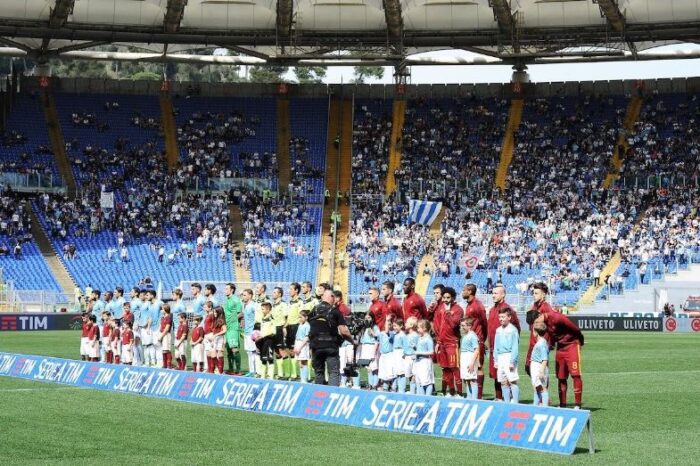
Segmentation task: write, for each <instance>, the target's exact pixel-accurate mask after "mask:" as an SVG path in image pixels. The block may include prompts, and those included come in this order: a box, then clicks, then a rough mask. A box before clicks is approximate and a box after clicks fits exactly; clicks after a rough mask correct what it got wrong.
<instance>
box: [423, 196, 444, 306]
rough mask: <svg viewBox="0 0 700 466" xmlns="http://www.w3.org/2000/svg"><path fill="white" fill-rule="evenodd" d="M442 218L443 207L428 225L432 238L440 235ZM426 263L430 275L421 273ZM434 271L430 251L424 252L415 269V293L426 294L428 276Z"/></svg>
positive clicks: (428, 282) (428, 283) (435, 238)
mask: <svg viewBox="0 0 700 466" xmlns="http://www.w3.org/2000/svg"><path fill="white" fill-rule="evenodd" d="M444 218H445V209H444V208H443V209H441V210H440V213H439V214H438V216H437V218H436V219H435V221H434V222H433V224H432V225H430V237H431V238H432V239H433V240H437V238H438V236H439V235H440V226H441V225H442V220H443V219H444ZM426 265H427V266H428V268H430V271H431V273H430V275H424V274H423V270H425V266H426ZM435 273H436V270H435V261H434V260H433V255H432V254H431V253H427V254H424V255H423V258H422V259H421V260H420V263H419V264H418V269H417V270H416V293H418V294H419V295H421V296H427V295H426V293H427V292H428V285H430V278H431V276H433V275H435Z"/></svg>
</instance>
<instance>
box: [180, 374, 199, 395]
mask: <svg viewBox="0 0 700 466" xmlns="http://www.w3.org/2000/svg"><path fill="white" fill-rule="evenodd" d="M195 380H197V378H196V377H193V376H188V377H185V380H184V382H182V386H181V387H180V391H179V392H178V393H177V394H178V396H181V397H183V398H184V397H187V396H189V395H190V393H192V387H194V382H195Z"/></svg>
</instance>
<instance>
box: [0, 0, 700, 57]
mask: <svg viewBox="0 0 700 466" xmlns="http://www.w3.org/2000/svg"><path fill="white" fill-rule="evenodd" d="M683 42H695V43H700V0H663V1H662V0H510V1H509V0H3V1H2V6H1V7H0V45H3V46H4V47H0V55H5V56H22V55H29V56H31V57H32V58H35V59H36V60H37V61H39V62H40V63H41V62H42V60H45V59H48V58H52V57H57V56H58V57H63V58H69V59H75V58H88V59H119V60H148V61H198V62H209V63H231V64H235V63H239V64H264V63H269V64H296V63H298V64H325V65H333V64H384V65H392V64H393V65H398V64H400V63H404V64H469V61H465V60H460V61H459V63H443V62H431V61H430V59H425V60H420V59H409V60H406V57H410V56H411V55H414V54H417V53H420V52H427V51H432V50H443V49H450V48H452V49H463V50H468V51H471V52H475V53H477V54H479V56H480V57H481V58H477V59H475V60H473V61H472V62H473V63H482V64H483V63H536V62H546V61H548V60H549V61H553V60H559V61H581V60H624V59H645V58H646V59H648V58H652V57H659V55H657V54H655V53H650V52H649V49H653V48H654V47H658V46H662V45H669V44H677V43H683ZM107 44H119V45H130V46H132V47H136V48H138V49H139V50H140V51H139V52H131V53H118V52H105V51H104V50H102V51H100V50H95V48H96V47H98V46H104V45H107ZM206 48H208V49H214V48H228V49H231V50H233V51H235V52H236V53H238V54H240V56H212V55H211V54H209V55H208V56H207V55H202V54H201V49H206ZM132 50H133V49H132ZM684 56H687V57H693V58H696V57H697V55H695V54H694V53H688V54H687V55H682V54H681V55H674V56H673V58H682V57H684Z"/></svg>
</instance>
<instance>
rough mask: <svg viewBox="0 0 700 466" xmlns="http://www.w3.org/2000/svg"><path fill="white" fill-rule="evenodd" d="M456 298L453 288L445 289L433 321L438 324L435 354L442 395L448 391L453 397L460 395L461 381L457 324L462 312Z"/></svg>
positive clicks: (462, 314)
mask: <svg viewBox="0 0 700 466" xmlns="http://www.w3.org/2000/svg"><path fill="white" fill-rule="evenodd" d="M456 296H457V292H456V291H455V290H454V288H450V287H446V288H445V289H444V290H443V293H442V303H443V307H442V309H441V310H440V312H439V313H437V314H435V317H434V319H433V320H434V321H436V322H439V324H436V330H435V336H436V339H437V348H436V349H435V354H436V357H437V363H438V365H439V366H440V367H441V368H442V394H443V395H445V394H446V393H447V390H448V389H449V391H450V395H453V396H454V395H456V394H460V393H462V379H461V378H460V376H459V340H460V338H461V334H460V330H459V324H460V322H461V321H462V318H463V317H464V311H463V310H462V308H461V307H460V306H459V305H458V304H457V303H456V302H455V297H456Z"/></svg>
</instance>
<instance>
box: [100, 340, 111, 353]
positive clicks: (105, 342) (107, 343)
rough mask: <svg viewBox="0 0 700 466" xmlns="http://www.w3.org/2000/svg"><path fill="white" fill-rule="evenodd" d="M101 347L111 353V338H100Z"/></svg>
mask: <svg viewBox="0 0 700 466" xmlns="http://www.w3.org/2000/svg"><path fill="white" fill-rule="evenodd" d="M100 345H102V347H103V348H104V349H105V351H110V350H111V348H110V346H109V337H100Z"/></svg>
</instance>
